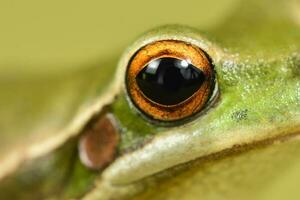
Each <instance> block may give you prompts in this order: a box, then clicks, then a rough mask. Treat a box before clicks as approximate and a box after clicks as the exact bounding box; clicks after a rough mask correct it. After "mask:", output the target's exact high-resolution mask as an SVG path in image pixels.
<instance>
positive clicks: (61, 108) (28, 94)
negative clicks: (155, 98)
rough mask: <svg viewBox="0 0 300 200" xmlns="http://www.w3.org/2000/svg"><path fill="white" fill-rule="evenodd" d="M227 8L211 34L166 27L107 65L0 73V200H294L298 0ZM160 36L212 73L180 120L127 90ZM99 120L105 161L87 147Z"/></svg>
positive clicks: (299, 122) (299, 113) (299, 118)
mask: <svg viewBox="0 0 300 200" xmlns="http://www.w3.org/2000/svg"><path fill="white" fill-rule="evenodd" d="M201 4H203V5H204V2H202V1H200V2H199V5H201ZM226 4H228V5H230V6H229V7H230V9H229V10H228V12H226V15H225V14H224V15H221V14H220V15H221V16H222V19H221V18H219V19H218V21H220V23H218V24H216V25H214V26H213V27H209V26H207V27H206V28H205V29H204V30H201V27H202V26H200V27H199V26H197V23H196V22H195V24H193V25H192V26H191V25H190V26H186V25H176V24H175V25H163V26H159V27H156V28H153V29H151V30H149V31H147V32H146V33H144V34H142V35H141V36H139V37H138V39H136V40H135V41H134V42H131V45H129V47H127V50H125V52H124V53H123V54H122V55H121V56H116V57H117V58H113V59H108V61H105V60H101V61H98V60H95V61H91V62H89V63H88V64H86V63H85V65H83V66H79V67H77V68H76V67H74V68H75V69H72V67H66V68H64V67H62V69H60V68H55V69H52V70H50V66H48V67H47V64H45V65H44V68H46V69H47V70H46V71H43V70H44V69H39V68H26V69H25V70H24V71H22V70H21V69H18V70H17V72H18V73H12V71H10V69H6V68H1V71H2V72H3V73H2V72H1V75H0V77H1V79H0V80H1V83H2V84H1V93H2V94H1V109H0V110H1V111H0V113H1V114H0V116H1V122H0V124H1V132H2V133H3V134H1V138H2V139H1V149H0V152H1V154H0V155H1V156H0V162H1V165H0V199H100V200H110V199H118V200H119V199H139V200H147V199H157V200H159V199H164V200H166V199H172V200H173V199H187V200H194V199H282V198H288V199H293V198H294V199H297V197H299V194H298V191H297V188H296V187H295V185H297V184H296V183H297V175H298V174H299V173H297V172H298V171H299V170H297V166H298V165H297V164H299V158H298V157H299V156H298V155H299V153H300V152H299V149H300V148H299V145H300V143H299V132H300V109H299V108H300V105H299V104H300V50H299V47H300V40H299V38H300V20H299V19H300V18H299V14H298V13H299V9H300V4H299V2H297V1H293V0H290V1H284V2H282V1H270V0H263V1H258V0H257V1H251V2H243V1H239V2H237V3H236V4H229V2H226ZM197 5H198V4H197ZM168 6H169V5H168ZM168 6H166V7H165V8H169V7H168ZM223 6H224V5H223V4H222V3H220V7H223ZM217 7H218V3H216V2H214V4H213V6H211V7H210V9H213V8H215V9H217ZM220 13H222V12H220ZM228 13H229V14H228ZM198 15H199V16H201V19H199V20H202V18H205V16H206V15H207V12H204V14H200V13H199V14H198ZM216 15H217V14H216ZM223 18H224V19H223ZM208 21H209V24H210V23H211V21H212V20H211V19H210V20H208ZM203 26H204V25H203ZM204 27H205V26H204ZM157 41H180V42H183V43H185V44H192V45H193V46H194V47H196V48H199V49H201V51H203V52H204V53H205V55H206V57H207V60H208V62H209V65H210V66H211V67H212V73H213V74H214V81H213V84H214V87H212V91H211V92H210V95H209V98H208V100H206V102H205V104H204V105H202V107H201V110H199V111H197V113H194V114H191V115H188V116H185V117H184V119H183V120H169V121H168V120H167V121H163V120H161V118H155V117H153V115H150V116H152V117H149V114H148V115H147V111H145V110H144V108H143V106H140V107H139V106H137V105H136V104H135V103H134V99H133V98H132V97H131V95H130V92H129V90H128V82H127V81H126V80H127V79H126V77H127V74H128V66H129V63H130V62H131V61H132V58H133V56H134V55H136V53H137V52H138V51H139V50H140V49H141V48H143V47H144V46H147V45H149V44H153V43H155V42H157ZM128 44H130V42H128ZM73 53H74V52H73ZM77 56H78V55H77ZM77 56H76V57H77ZM7 57H8V58H9V56H7ZM119 57H120V58H119ZM58 58H60V57H58ZM20 60H22V59H20ZM23 60H24V59H23ZM25 60H26V59H25ZM117 60H118V61H117ZM100 62H101V63H100ZM27 64H28V65H30V64H34V63H32V62H28V63H27ZM64 64H66V63H64ZM49 65H50V64H49ZM66 65H67V64H66ZM70 65H71V66H73V65H74V63H71V64H70ZM59 67H61V66H59ZM11 74H13V76H11ZM45 82H46V83H47V84H46V83H45ZM16 94H17V97H16ZM20 99H21V100H20ZM101 120H106V121H107V123H108V125H107V124H106V125H107V126H110V128H108V129H109V130H110V131H109V132H105V131H104V133H105V134H106V135H102V137H107V140H108V141H109V142H110V143H109V142H108V143H109V144H110V145H109V146H105V148H102V149H101V151H100V152H98V151H96V157H97V153H99V154H101V155H102V154H103V152H105V156H107V157H108V158H107V159H105V162H104V161H103V160H101V159H100V161H99V160H97V159H96V161H97V162H94V163H93V160H87V159H86V154H87V153H89V152H87V151H86V150H87V149H86V148H85V146H82V144H86V146H87V147H89V145H92V144H93V140H92V143H91V144H90V143H83V142H84V141H85V140H84V139H85V138H86V137H88V136H89V135H90V134H91V132H92V133H96V134H97V132H101V131H102V124H105V122H103V121H101ZM99 124H100V125H99ZM96 125H98V126H99V127H100V128H97V126H96ZM95 127H96V128H95ZM93 128H94V129H96V131H91V130H93ZM108 143H104V144H105V145H106V144H108ZM96 145H97V143H96ZM107 149H108V150H110V151H108V150H107ZM95 163H96V164H98V165H96V166H95ZM298 177H299V176H298Z"/></svg>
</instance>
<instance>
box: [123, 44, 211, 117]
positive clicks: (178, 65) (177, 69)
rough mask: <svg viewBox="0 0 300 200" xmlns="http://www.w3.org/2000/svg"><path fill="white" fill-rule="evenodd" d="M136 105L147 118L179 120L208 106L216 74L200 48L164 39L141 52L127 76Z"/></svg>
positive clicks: (128, 85) (128, 90)
mask: <svg viewBox="0 0 300 200" xmlns="http://www.w3.org/2000/svg"><path fill="white" fill-rule="evenodd" d="M126 84H127V92H128V94H129V96H130V99H131V101H132V102H133V104H134V105H135V106H136V107H137V108H138V109H139V110H140V111H142V113H144V114H145V115H147V116H148V117H150V118H152V119H154V120H159V121H166V122H167V121H176V120H181V119H184V118H187V117H189V116H191V115H194V114H196V113H197V112H199V111H200V110H202V109H203V108H204V107H205V104H206V103H207V101H208V100H209V98H210V95H211V94H212V91H213V89H214V71H213V68H212V65H211V63H210V60H209V59H208V57H207V56H206V54H205V53H204V52H203V51H202V50H201V49H200V48H199V47H197V46H195V45H192V44H189V43H186V42H183V41H177V40H163V41H157V42H154V43H151V44H148V45H146V46H144V47H142V48H141V49H139V50H138V51H137V52H136V53H135V55H134V56H133V57H132V58H131V60H130V63H129V65H128V68H127V73H126Z"/></svg>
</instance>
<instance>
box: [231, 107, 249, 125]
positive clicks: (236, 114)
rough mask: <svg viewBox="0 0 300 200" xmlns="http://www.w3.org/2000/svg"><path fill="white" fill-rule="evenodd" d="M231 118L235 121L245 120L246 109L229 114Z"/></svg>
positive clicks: (246, 115)
mask: <svg viewBox="0 0 300 200" xmlns="http://www.w3.org/2000/svg"><path fill="white" fill-rule="evenodd" d="M231 118H232V119H233V120H235V121H236V122H240V121H242V120H247V118H248V109H242V110H239V111H236V112H233V113H232V114H231Z"/></svg>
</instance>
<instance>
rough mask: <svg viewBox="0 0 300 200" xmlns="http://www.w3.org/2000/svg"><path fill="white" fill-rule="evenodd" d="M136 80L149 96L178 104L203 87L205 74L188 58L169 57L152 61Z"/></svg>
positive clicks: (152, 98)
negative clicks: (187, 59)
mask: <svg viewBox="0 0 300 200" xmlns="http://www.w3.org/2000/svg"><path fill="white" fill-rule="evenodd" d="M136 80H137V84H138V86H139V88H140V89H141V91H142V92H143V93H144V95H146V96H147V98H149V99H151V100H152V101H154V102H156V103H159V104H162V105H176V104H178V103H180V102H182V101H184V100H186V99H188V98H189V97H190V96H192V95H193V94H194V93H195V92H196V91H197V90H198V89H199V88H200V87H201V85H202V84H203V82H204V80H205V75H204V73H203V72H202V71H201V70H200V69H199V68H197V67H195V66H193V65H192V64H190V63H189V62H187V61H186V60H180V59H177V58H168V57H167V58H160V59H156V60H153V61H151V62H150V63H149V64H148V65H147V66H146V67H144V68H143V69H142V70H141V71H140V72H139V74H138V75H137V77H136Z"/></svg>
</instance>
